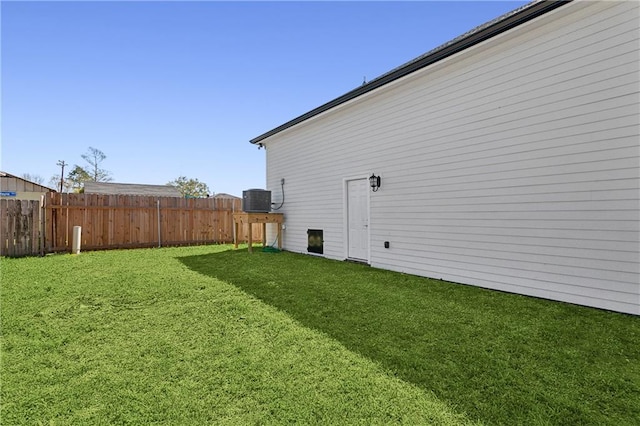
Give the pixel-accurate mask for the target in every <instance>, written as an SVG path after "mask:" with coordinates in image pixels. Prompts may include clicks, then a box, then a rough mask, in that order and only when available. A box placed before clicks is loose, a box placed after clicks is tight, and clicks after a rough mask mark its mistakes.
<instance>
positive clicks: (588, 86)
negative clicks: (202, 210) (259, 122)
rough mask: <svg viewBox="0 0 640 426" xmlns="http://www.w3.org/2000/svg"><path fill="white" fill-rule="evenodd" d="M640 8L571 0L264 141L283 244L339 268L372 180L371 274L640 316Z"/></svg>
mask: <svg viewBox="0 0 640 426" xmlns="http://www.w3.org/2000/svg"><path fill="white" fill-rule="evenodd" d="M639 14H640V12H639V3H638V2H585V1H576V2H573V3H570V4H568V5H566V6H563V7H560V8H559V9H556V10H555V11H553V12H550V13H547V14H545V15H543V16H541V17H539V18H537V19H535V20H533V21H531V22H528V23H526V24H523V25H520V26H519V27H517V28H515V29H513V30H510V31H508V32H506V33H503V34H501V35H499V36H497V37H494V38H492V39H490V40H487V41H485V42H483V43H481V44H479V45H477V46H475V47H473V48H470V49H467V50H465V51H463V52H461V53H458V54H456V55H454V56H452V57H449V58H447V59H445V60H443V61H440V62H438V63H436V64H433V65H431V66H429V67H426V68H424V69H422V70H420V71H417V72H414V73H412V74H411V75H409V76H407V77H404V78H402V79H400V80H397V81H395V82H393V83H390V84H388V85H386V86H383V87H381V88H379V89H377V90H374V91H372V92H370V93H368V94H365V95H363V96H360V97H358V98H356V99H353V100H351V101H349V102H347V103H345V104H343V105H340V106H338V107H335V108H333V109H331V110H329V111H326V112H324V113H322V114H320V115H318V116H316V117H313V118H311V119H309V120H307V121H305V122H302V123H300V124H297V125H296V126H294V127H292V128H289V129H287V130H285V131H282V132H280V133H278V134H276V135H274V136H271V137H269V138H267V139H265V140H264V141H263V143H264V144H265V145H266V147H267V185H268V187H269V188H270V189H271V190H272V191H273V198H274V201H276V202H277V201H278V200H279V197H280V185H279V182H280V179H281V178H286V184H285V192H286V202H285V205H284V207H283V208H282V210H281V211H282V212H284V213H285V218H286V230H285V239H284V243H285V248H286V249H287V250H291V251H297V252H306V247H307V239H306V231H307V229H309V228H311V229H323V231H324V255H325V256H327V257H330V258H335V259H343V258H344V253H345V246H344V244H345V241H344V240H345V236H344V185H343V182H344V179H347V178H354V177H355V178H364V177H367V176H368V175H370V174H371V173H372V172H373V173H376V174H379V175H381V177H382V185H381V188H380V190H379V191H378V192H376V193H371V194H370V238H371V241H370V244H371V247H370V263H371V265H372V266H375V267H380V268H385V269H391V270H396V271H402V272H407V273H412V274H418V275H424V276H429V277H434V278H442V279H445V280H450V281H454V282H459V283H465V284H471V285H478V286H483V287H488V288H493V289H499V290H504V291H511V292H517V293H522V294H527V295H533V296H538V297H544V298H550V299H555V300H561V301H567V302H571V303H579V304H584V305H589V306H595V307H600V308H605V309H612V310H617V311H622V312H628V313H635V314H640V267H639V258H640V238H639V237H640V142H639V140H640V131H639V129H640V81H639V76H640V67H639V65H638V64H639V62H640V54H639V34H640V31H639V28H638V22H639ZM384 241H389V242H390V248H389V249H385V248H384Z"/></svg>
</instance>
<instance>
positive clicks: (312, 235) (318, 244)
mask: <svg viewBox="0 0 640 426" xmlns="http://www.w3.org/2000/svg"><path fill="white" fill-rule="evenodd" d="M307 240H308V243H307V251H308V252H309V253H318V254H322V253H323V251H324V250H323V247H324V239H323V237H322V229H307Z"/></svg>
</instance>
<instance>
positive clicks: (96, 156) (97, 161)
mask: <svg viewBox="0 0 640 426" xmlns="http://www.w3.org/2000/svg"><path fill="white" fill-rule="evenodd" d="M106 158H107V156H106V155H105V153H104V152H102V151H100V150H99V149H97V148H94V147H92V146H90V147H89V150H88V151H87V152H86V154H82V159H83V160H84V161H86V162H87V163H89V167H87V168H84V171H85V172H86V173H87V174H88V175H89V177H90V179H89V181H92V182H110V181H112V180H113V179H112V178H111V172H109V171H108V170H105V169H103V168H101V167H100V165H101V164H102V162H103V161H104V160H105V159H106ZM75 167H76V169H77V168H78V167H79V166H77V165H76V166H75ZM74 170H75V169H74Z"/></svg>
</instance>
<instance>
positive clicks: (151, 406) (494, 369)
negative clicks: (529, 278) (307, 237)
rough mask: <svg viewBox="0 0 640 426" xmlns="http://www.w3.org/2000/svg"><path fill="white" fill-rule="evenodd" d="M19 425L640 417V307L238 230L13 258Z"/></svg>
mask: <svg viewBox="0 0 640 426" xmlns="http://www.w3.org/2000/svg"><path fill="white" fill-rule="evenodd" d="M0 273H1V274H2V275H1V279H2V289H1V290H2V293H1V294H0V297H1V299H0V300H1V309H2V311H1V317H0V318H1V320H2V358H1V365H0V366H1V369H0V373H1V376H0V379H1V383H2V387H1V391H0V395H1V397H2V401H1V402H2V411H1V412H0V416H1V417H0V423H1V424H39V423H42V424H141V423H154V422H155V423H164V424H205V423H223V424H280V423H302V424H309V423H313V424H367V425H368V424H389V423H404V424H465V423H469V422H470V421H471V422H477V423H484V424H509V425H513V424H526V425H529V424H567V425H575V424H593V425H602V424H610V425H637V424H640V318H639V317H634V316H629V315H623V314H616V313H612V312H605V311H600V310H596V309H589V308H584V307H578V306H573V305H568V304H562V303H555V302H549V301H543V300H538V299H532V298H527V297H522V296H517V295H510V294H504V293H498V292H492V291H487V290H482V289H478V288H473V287H468V286H462V285H454V284H449V283H445V282H441V281H435V280H428V279H424V278H419V277H413V276H408V275H402V274H397V273H392V272H388V271H381V270H376V269H373V268H369V267H366V266H363V265H357V264H350V263H344V262H335V261H329V260H326V259H321V258H316V257H310V256H303V255H297V254H292V253H262V252H260V251H256V252H254V253H253V254H248V253H247V252H246V250H238V251H233V250H229V247H228V246H208V247H192V248H175V249H149V250H130V251H110V252H93V253H82V254H81V255H79V256H71V255H60V256H48V257H46V258H29V259H2V260H1V261H0Z"/></svg>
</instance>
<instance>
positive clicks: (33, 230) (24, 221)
mask: <svg viewBox="0 0 640 426" xmlns="http://www.w3.org/2000/svg"><path fill="white" fill-rule="evenodd" d="M40 218H41V215H40V202H39V201H34V200H0V256H9V257H20V256H32V255H37V254H41V253H42V245H41V238H40V236H41V233H40V231H41V229H40V224H41V222H40Z"/></svg>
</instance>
